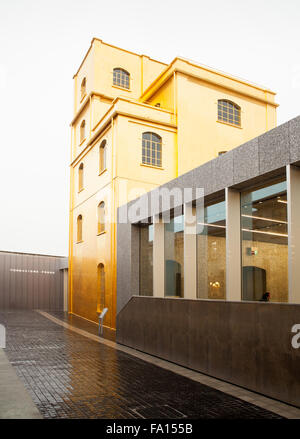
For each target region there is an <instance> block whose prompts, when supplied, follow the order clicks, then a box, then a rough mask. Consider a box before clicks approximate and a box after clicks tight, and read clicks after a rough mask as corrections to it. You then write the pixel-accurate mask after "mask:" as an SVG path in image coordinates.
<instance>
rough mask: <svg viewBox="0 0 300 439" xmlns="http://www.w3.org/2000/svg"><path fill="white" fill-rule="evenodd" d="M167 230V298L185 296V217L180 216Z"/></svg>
mask: <svg viewBox="0 0 300 439" xmlns="http://www.w3.org/2000/svg"><path fill="white" fill-rule="evenodd" d="M164 228H165V243H164V248H165V296H167V297H183V296H184V216H183V215H178V216H175V217H174V218H172V219H171V220H170V222H169V223H166V224H165V225H164Z"/></svg>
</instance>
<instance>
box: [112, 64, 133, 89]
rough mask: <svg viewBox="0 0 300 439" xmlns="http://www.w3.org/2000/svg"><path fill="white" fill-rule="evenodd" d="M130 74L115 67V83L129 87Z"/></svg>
mask: <svg viewBox="0 0 300 439" xmlns="http://www.w3.org/2000/svg"><path fill="white" fill-rule="evenodd" d="M129 78H130V74H129V73H128V72H126V70H124V69H120V68H119V67H118V68H116V69H114V76H113V84H114V85H117V86H118V87H123V88H127V89H128V88H129Z"/></svg>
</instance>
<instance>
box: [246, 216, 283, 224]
mask: <svg viewBox="0 0 300 439" xmlns="http://www.w3.org/2000/svg"><path fill="white" fill-rule="evenodd" d="M242 216H244V217H246V218H254V219H260V220H263V221H270V222H272V223H279V224H287V223H288V222H287V221H283V220H282V221H280V220H274V219H271V218H265V217H263V216H254V215H244V214H243V215H242Z"/></svg>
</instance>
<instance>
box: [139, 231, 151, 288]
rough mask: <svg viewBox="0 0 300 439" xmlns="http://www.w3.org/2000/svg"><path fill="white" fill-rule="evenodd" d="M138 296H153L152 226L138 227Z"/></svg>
mask: <svg viewBox="0 0 300 439" xmlns="http://www.w3.org/2000/svg"><path fill="white" fill-rule="evenodd" d="M140 295H141V296H153V224H148V225H145V226H144V225H142V226H141V227H140Z"/></svg>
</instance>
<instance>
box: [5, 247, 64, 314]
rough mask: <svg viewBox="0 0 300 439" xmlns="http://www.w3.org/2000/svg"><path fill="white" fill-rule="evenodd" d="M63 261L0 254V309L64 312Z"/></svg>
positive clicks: (39, 256)
mask: <svg viewBox="0 0 300 439" xmlns="http://www.w3.org/2000/svg"><path fill="white" fill-rule="evenodd" d="M66 259H67V258H62V257H55V256H44V255H35V254H27V253H11V252H0V310H4V309H45V310H63V309H64V271H65V270H66V267H65V265H66V264H65V261H66Z"/></svg>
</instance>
